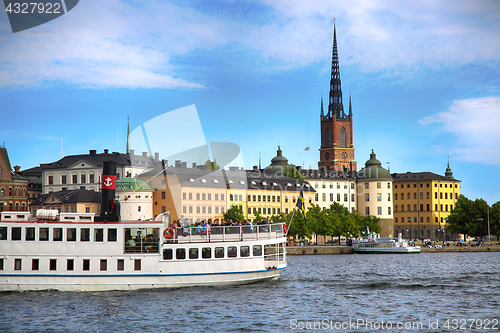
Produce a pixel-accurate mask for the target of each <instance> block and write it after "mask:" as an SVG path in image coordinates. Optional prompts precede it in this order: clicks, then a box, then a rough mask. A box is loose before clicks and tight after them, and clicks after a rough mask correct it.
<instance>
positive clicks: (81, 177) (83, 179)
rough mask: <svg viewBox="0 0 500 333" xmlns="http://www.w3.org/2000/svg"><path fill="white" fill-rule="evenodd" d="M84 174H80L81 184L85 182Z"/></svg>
mask: <svg viewBox="0 0 500 333" xmlns="http://www.w3.org/2000/svg"><path fill="white" fill-rule="evenodd" d="M85 178H86V177H85V174H82V175H80V180H81V183H82V184H85V183H86V182H87V181H86V180H85Z"/></svg>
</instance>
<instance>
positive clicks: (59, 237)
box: [52, 228, 63, 242]
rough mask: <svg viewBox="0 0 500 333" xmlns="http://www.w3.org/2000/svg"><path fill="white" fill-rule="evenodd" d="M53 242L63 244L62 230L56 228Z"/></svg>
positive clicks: (53, 233)
mask: <svg viewBox="0 0 500 333" xmlns="http://www.w3.org/2000/svg"><path fill="white" fill-rule="evenodd" d="M52 240H54V241H56V242H62V240H63V231H62V228H54V230H53V232H52Z"/></svg>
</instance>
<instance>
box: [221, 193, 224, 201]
mask: <svg viewBox="0 0 500 333" xmlns="http://www.w3.org/2000/svg"><path fill="white" fill-rule="evenodd" d="M220 199H221V200H222V201H224V193H221V194H220Z"/></svg>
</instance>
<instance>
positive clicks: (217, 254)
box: [214, 247, 224, 258]
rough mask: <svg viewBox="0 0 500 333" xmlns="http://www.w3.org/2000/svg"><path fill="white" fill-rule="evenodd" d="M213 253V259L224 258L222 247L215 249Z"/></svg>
mask: <svg viewBox="0 0 500 333" xmlns="http://www.w3.org/2000/svg"><path fill="white" fill-rule="evenodd" d="M214 252H215V258H224V248H223V247H216V248H215V249H214Z"/></svg>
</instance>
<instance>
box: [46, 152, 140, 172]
mask: <svg viewBox="0 0 500 333" xmlns="http://www.w3.org/2000/svg"><path fill="white" fill-rule="evenodd" d="M81 161H84V162H85V163H89V164H91V165H95V166H96V167H102V165H103V162H105V161H114V162H116V165H117V166H130V165H131V163H130V157H129V155H128V154H120V153H117V152H113V153H107V152H104V153H101V154H95V153H93V154H82V155H68V156H65V157H63V158H61V159H60V160H58V161H55V162H52V163H47V164H41V165H40V167H41V169H42V170H46V169H60V168H69V167H71V166H74V165H75V164H76V163H79V162H81Z"/></svg>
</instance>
